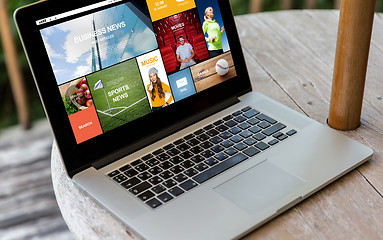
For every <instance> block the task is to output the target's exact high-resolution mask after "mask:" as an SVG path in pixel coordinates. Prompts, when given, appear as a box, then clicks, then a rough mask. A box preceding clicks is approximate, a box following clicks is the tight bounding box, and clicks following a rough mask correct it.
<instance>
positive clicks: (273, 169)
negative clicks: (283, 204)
mask: <svg viewBox="0 0 383 240" xmlns="http://www.w3.org/2000/svg"><path fill="white" fill-rule="evenodd" d="M304 183H305V181H304V180H303V179H301V178H299V177H297V176H294V175H292V174H290V173H288V172H286V171H284V170H283V169H281V168H279V167H278V166H276V165H274V164H273V163H271V162H269V161H264V162H262V163H260V164H258V165H256V166H254V167H252V168H250V169H249V170H247V171H245V172H243V173H241V174H239V175H237V176H236V177H234V178H232V179H230V180H229V181H227V182H225V183H223V184H221V185H219V186H218V187H216V188H215V189H214V190H215V191H217V192H218V193H219V194H221V195H222V196H223V197H225V198H227V199H228V200H230V201H231V202H233V203H234V204H236V205H237V206H239V207H240V208H242V209H244V210H245V211H247V212H249V213H251V214H256V213H258V212H259V211H261V210H264V209H265V208H266V207H267V206H268V205H270V204H272V203H274V202H276V201H278V200H280V199H281V198H283V197H284V196H286V195H287V194H289V193H291V192H294V191H295V190H297V189H299V188H300V187H302V186H303V184H304Z"/></svg>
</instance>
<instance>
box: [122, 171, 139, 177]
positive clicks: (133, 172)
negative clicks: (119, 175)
mask: <svg viewBox="0 0 383 240" xmlns="http://www.w3.org/2000/svg"><path fill="white" fill-rule="evenodd" d="M124 174H125V175H126V176H127V177H129V178H131V177H133V176H136V175H137V174H138V172H137V171H136V170H134V169H130V170H128V171H126V172H124Z"/></svg>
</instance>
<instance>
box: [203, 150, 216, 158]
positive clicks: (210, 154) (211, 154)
mask: <svg viewBox="0 0 383 240" xmlns="http://www.w3.org/2000/svg"><path fill="white" fill-rule="evenodd" d="M213 155H214V153H213V152H212V151H210V150H206V151H205V152H202V153H201V156H203V157H204V158H209V157H211V156H213Z"/></svg>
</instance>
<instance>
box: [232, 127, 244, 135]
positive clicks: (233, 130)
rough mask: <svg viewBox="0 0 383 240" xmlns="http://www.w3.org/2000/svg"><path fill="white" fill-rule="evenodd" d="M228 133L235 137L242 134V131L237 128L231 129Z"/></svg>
mask: <svg viewBox="0 0 383 240" xmlns="http://www.w3.org/2000/svg"><path fill="white" fill-rule="evenodd" d="M229 132H231V133H232V134H234V135H235V134H237V133H240V132H242V129H240V128H239V127H233V128H232V129H230V130H229Z"/></svg>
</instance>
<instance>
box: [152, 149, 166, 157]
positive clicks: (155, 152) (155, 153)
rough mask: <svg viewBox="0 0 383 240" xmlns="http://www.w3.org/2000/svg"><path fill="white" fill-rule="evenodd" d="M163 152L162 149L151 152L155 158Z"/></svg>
mask: <svg viewBox="0 0 383 240" xmlns="http://www.w3.org/2000/svg"><path fill="white" fill-rule="evenodd" d="M163 152H164V150H163V149H158V150H156V151H154V152H153V155H155V156H157V155H160V154H161V153H163Z"/></svg>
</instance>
